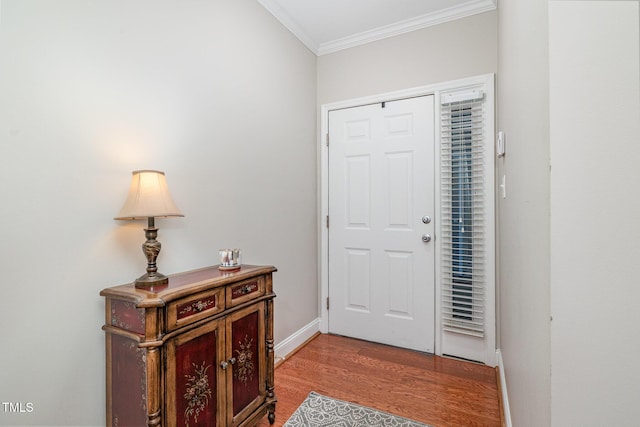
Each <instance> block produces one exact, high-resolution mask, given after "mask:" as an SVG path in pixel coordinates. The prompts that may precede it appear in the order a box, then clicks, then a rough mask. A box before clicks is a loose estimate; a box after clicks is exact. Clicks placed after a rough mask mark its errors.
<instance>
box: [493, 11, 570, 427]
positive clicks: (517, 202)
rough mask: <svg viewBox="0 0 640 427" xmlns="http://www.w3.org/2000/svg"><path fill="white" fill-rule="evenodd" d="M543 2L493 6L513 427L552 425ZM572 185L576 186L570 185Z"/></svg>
mask: <svg viewBox="0 0 640 427" xmlns="http://www.w3.org/2000/svg"><path fill="white" fill-rule="evenodd" d="M547 28H548V18H547V0H517V1H501V2H500V4H499V6H498V64H499V67H498V79H497V93H498V96H497V99H498V127H497V130H502V131H504V132H505V134H506V150H507V152H506V155H505V157H504V158H503V159H498V171H497V174H498V175H497V180H498V181H499V180H500V179H501V178H502V176H506V189H507V194H506V196H507V197H506V198H504V199H503V198H501V197H500V196H498V217H499V219H498V234H499V240H498V242H499V243H498V247H499V248H500V249H499V253H500V255H499V277H500V285H499V294H498V300H499V313H500V319H499V333H500V349H501V351H502V355H503V359H504V365H505V372H506V378H507V390H508V393H509V404H510V409H511V416H512V421H513V425H514V426H518V427H526V426H531V427H541V426H548V425H550V416H551V415H550V405H551V396H550V393H551V391H550V357H551V356H550V351H551V350H550V342H549V340H550V337H549V336H550V332H549V316H550V307H549V304H550V303H549V212H550V211H549V95H548V94H549V77H548V76H549V72H548V58H549V53H548V44H547V43H548V37H547ZM574 183H575V182H574Z"/></svg>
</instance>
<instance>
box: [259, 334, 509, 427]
mask: <svg viewBox="0 0 640 427" xmlns="http://www.w3.org/2000/svg"><path fill="white" fill-rule="evenodd" d="M275 391H276V396H277V398H278V403H277V405H276V422H275V424H274V425H275V426H281V425H282V424H283V423H284V422H285V421H286V420H287V419H288V418H289V416H291V414H292V413H293V412H294V411H295V410H296V408H297V407H298V406H299V405H300V404H301V403H302V401H303V400H304V399H305V397H306V396H307V395H308V394H309V392H310V391H315V392H318V393H320V394H324V395H325V396H330V397H334V398H336V399H341V400H347V401H351V402H355V403H358V404H360V405H365V406H369V407H372V408H377V409H380V410H382V411H386V412H390V413H393V414H397V415H401V416H403V417H406V418H411V419H414V420H416V421H420V422H423V423H426V424H430V425H432V426H437V427H444V426H447V427H451V426H464V427H469V426H492V427H498V426H500V425H501V422H500V410H499V403H498V388H497V384H496V372H495V369H493V368H489V367H487V366H483V365H479V364H475V363H470V362H463V361H458V360H452V359H447V358H442V357H438V356H433V355H429V354H424V353H419V352H415V351H411V350H404V349H399V348H395V347H390V346H386V345H381V344H374V343H370V342H366V341H360V340H356V339H352V338H345V337H340V336H334V335H324V334H323V335H319V336H318V337H316V338H314V339H313V340H312V341H311V342H309V343H308V344H307V345H306V346H304V347H303V348H302V349H300V351H298V352H297V353H295V354H294V355H293V356H292V357H290V358H289V359H287V360H286V361H284V362H283V363H282V364H281V365H280V366H278V367H277V368H276V370H275ZM258 426H259V427H267V426H269V422H268V421H267V419H266V417H265V418H264V419H262V420H261V421H260V423H259V424H258Z"/></svg>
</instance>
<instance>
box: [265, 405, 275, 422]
mask: <svg viewBox="0 0 640 427" xmlns="http://www.w3.org/2000/svg"><path fill="white" fill-rule="evenodd" d="M268 411H269V415H268V416H267V417H268V418H269V424H272V425H273V423H275V422H276V404H275V403H272V404H271V405H269V409H268Z"/></svg>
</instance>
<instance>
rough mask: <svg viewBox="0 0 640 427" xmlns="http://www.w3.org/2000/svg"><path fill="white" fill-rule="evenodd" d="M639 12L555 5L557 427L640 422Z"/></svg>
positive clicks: (623, 6)
mask: <svg viewBox="0 0 640 427" xmlns="http://www.w3.org/2000/svg"><path fill="white" fill-rule="evenodd" d="M639 13H640V7H639V2H637V1H551V2H549V46H550V70H551V72H550V106H551V160H552V169H551V314H552V315H553V322H552V323H551V365H552V376H551V397H552V405H551V414H552V417H551V419H552V425H553V426H558V427H561V426H578V425H579V426H604V425H617V426H631V425H638V422H639V421H638V404H639V402H640V364H639V363H638V355H639V354H640V338H639V335H638V327H637V325H638V314H639V313H640V286H639V280H638V258H639V257H640V249H638V242H639V241H640V221H639V219H640V192H639V191H638V183H640V168H638V162H639V161H640V68H639V66H640V42H639V40H640V39H639V37H640V34H639V23H640V15H639Z"/></svg>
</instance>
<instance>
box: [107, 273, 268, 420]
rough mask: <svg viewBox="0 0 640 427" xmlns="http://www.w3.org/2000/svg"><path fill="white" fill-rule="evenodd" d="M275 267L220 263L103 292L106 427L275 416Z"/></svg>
mask: <svg viewBox="0 0 640 427" xmlns="http://www.w3.org/2000/svg"><path fill="white" fill-rule="evenodd" d="M275 271H276V269H275V268H274V267H271V266H248V265H243V266H242V268H241V269H240V270H237V271H234V272H225V271H220V270H218V267H217V266H213V267H207V268H203V269H200V270H194V271H189V272H186V273H181V274H176V275H172V276H169V283H168V284H166V285H160V286H156V287H155V288H151V289H148V290H144V289H136V288H135V287H134V286H133V284H129V285H122V286H116V287H112V288H107V289H104V290H103V291H102V292H101V293H100V295H102V296H104V297H105V311H106V317H105V325H104V326H103V327H102V329H103V330H104V331H105V335H106V340H105V341H106V360H107V420H106V421H107V422H106V423H107V426H120V427H123V426H145V425H148V426H165V427H171V426H180V427H183V426H184V427H195V426H207V427H209V426H217V427H225V426H234V427H235V426H251V425H254V424H255V423H256V422H257V421H258V420H260V419H261V418H262V417H263V416H264V415H265V414H267V413H268V417H269V421H270V422H271V424H273V422H274V420H275V404H276V397H275V394H274V390H273V388H274V383H273V363H274V353H273V298H274V297H275V294H274V293H273V282H272V273H273V272H275Z"/></svg>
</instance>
